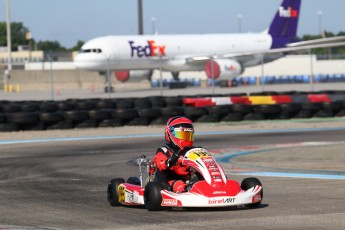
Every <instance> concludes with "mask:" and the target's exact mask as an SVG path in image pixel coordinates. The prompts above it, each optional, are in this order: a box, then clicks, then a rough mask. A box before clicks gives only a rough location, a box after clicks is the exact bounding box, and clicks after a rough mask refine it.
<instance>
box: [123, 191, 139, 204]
mask: <svg viewBox="0 0 345 230" xmlns="http://www.w3.org/2000/svg"><path fill="white" fill-rule="evenodd" d="M138 199H139V193H138V192H137V191H134V192H131V191H128V190H126V202H129V203H138Z"/></svg>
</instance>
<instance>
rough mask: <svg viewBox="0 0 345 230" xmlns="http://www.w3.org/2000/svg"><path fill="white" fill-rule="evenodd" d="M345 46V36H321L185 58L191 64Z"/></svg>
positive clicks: (239, 59)
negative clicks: (277, 45) (274, 46)
mask: <svg viewBox="0 0 345 230" xmlns="http://www.w3.org/2000/svg"><path fill="white" fill-rule="evenodd" d="M337 46H345V36H337V37H331V38H321V39H314V40H309V41H302V42H295V43H290V44H288V46H287V47H284V48H277V49H270V50H265V51H262V50H260V51H247V52H241V53H231V54H220V55H213V56H197V57H189V58H187V62H188V63H190V64H192V63H195V64H199V63H202V62H207V61H209V60H212V59H236V60H238V61H241V60H247V59H248V58H249V57H252V56H257V55H274V54H288V53H290V52H294V51H302V50H310V49H315V48H329V47H337Z"/></svg>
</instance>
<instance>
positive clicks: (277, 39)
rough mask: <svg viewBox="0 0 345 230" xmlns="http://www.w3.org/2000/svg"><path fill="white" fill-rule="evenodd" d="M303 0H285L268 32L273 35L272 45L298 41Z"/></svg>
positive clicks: (277, 45) (278, 46)
mask: <svg viewBox="0 0 345 230" xmlns="http://www.w3.org/2000/svg"><path fill="white" fill-rule="evenodd" d="M300 7H301V0H283V2H282V4H281V5H280V7H279V9H278V11H277V13H276V15H275V16H274V19H273V21H272V23H271V25H270V28H269V31H268V33H269V34H270V35H271V36H272V40H273V41H272V47H271V48H280V47H285V45H286V44H287V43H291V42H296V41H297V36H296V34H297V25H298V18H299V13H300Z"/></svg>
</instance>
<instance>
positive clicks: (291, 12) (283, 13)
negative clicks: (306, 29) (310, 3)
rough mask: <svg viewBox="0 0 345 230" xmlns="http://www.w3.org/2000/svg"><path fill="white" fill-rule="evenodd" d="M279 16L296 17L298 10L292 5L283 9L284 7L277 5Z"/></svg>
mask: <svg viewBox="0 0 345 230" xmlns="http://www.w3.org/2000/svg"><path fill="white" fill-rule="evenodd" d="M279 16H280V17H282V18H297V17H298V11H297V10H294V9H293V8H292V7H290V6H289V7H288V8H287V9H284V7H282V6H281V7H279Z"/></svg>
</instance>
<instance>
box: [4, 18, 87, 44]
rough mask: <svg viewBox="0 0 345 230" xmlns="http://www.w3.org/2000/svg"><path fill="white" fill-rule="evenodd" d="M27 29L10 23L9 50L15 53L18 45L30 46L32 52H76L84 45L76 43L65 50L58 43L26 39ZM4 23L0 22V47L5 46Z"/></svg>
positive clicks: (79, 42)
mask: <svg viewBox="0 0 345 230" xmlns="http://www.w3.org/2000/svg"><path fill="white" fill-rule="evenodd" d="M28 32H29V29H28V28H27V27H26V26H24V25H23V23H22V22H12V23H11V39H12V44H11V50H12V51H17V48H18V46H20V45H31V47H32V50H43V51H77V50H79V49H80V48H81V46H82V45H83V44H84V41H81V40H79V41H77V43H76V44H75V45H74V46H73V47H71V48H66V47H64V46H62V45H61V44H60V42H58V41H36V40H35V39H32V38H30V39H27V37H26V34H27V33H28ZM6 36H7V35H6V22H0V46H7V37H6Z"/></svg>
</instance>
